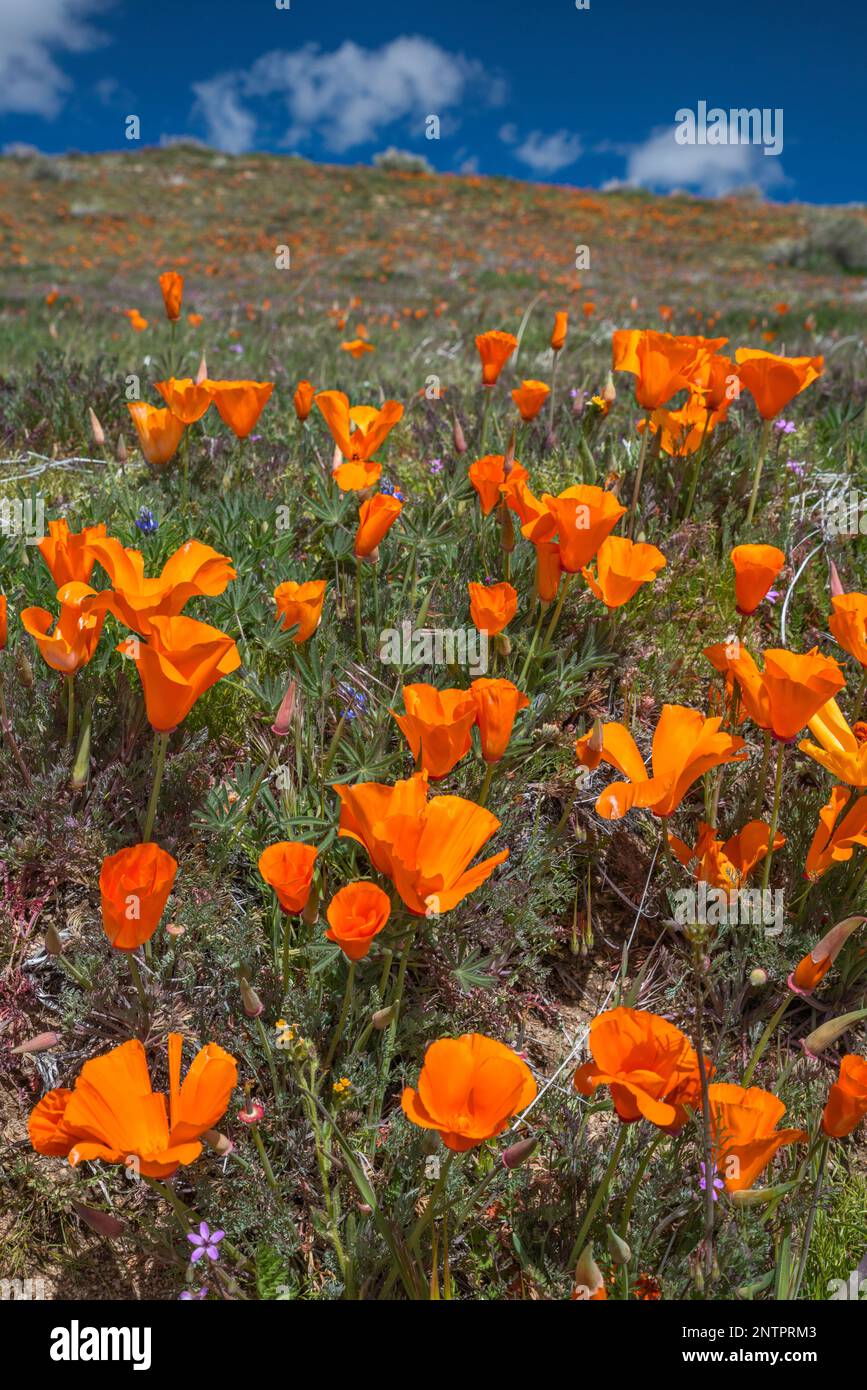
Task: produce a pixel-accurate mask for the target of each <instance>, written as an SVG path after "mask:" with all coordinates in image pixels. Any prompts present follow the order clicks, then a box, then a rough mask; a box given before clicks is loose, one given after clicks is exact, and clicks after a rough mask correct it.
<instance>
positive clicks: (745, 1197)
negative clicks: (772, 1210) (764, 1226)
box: [729, 1182, 797, 1207]
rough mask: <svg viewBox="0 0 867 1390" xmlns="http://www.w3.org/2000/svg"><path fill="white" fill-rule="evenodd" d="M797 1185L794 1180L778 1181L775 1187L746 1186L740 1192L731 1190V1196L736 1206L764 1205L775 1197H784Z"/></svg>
mask: <svg viewBox="0 0 867 1390" xmlns="http://www.w3.org/2000/svg"><path fill="white" fill-rule="evenodd" d="M793 1187H797V1183H794V1182H778V1183H777V1184H776V1186H774V1187H746V1188H742V1189H741V1191H740V1192H730V1193H729V1197H730V1198H731V1200H732V1202H733V1203H734V1205H735V1206H736V1207H764V1206H767V1204H768V1202H772V1201H773V1200H774V1198H775V1197H782V1196H784V1195H785V1193H787V1192H790V1191H791V1189H792V1188H793Z"/></svg>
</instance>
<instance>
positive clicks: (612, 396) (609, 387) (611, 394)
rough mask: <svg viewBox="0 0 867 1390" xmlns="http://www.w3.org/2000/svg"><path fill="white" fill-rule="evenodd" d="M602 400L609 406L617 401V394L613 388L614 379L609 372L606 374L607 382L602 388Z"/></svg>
mask: <svg viewBox="0 0 867 1390" xmlns="http://www.w3.org/2000/svg"><path fill="white" fill-rule="evenodd" d="M602 399H603V401H607V402H608V404H609V405H613V404H614V402H615V401H616V400H617V392H616V390H615V388H614V378H613V377H612V375H611V373H610V372H609V373H608V380H607V381H606V383H605V385H604V386H603V388H602Z"/></svg>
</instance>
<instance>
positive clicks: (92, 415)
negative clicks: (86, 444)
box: [87, 406, 105, 449]
mask: <svg viewBox="0 0 867 1390" xmlns="http://www.w3.org/2000/svg"><path fill="white" fill-rule="evenodd" d="M87 416H88V419H89V420H90V433H91V434H92V435H93V442H94V444H95V445H96V447H97V449H101V448H102V447H103V446H104V444H105V430H104V429H103V428H102V425H101V424H100V423H99V420H98V419H97V416H96V412H95V411H94V409H93V407H92V406H88V407H87Z"/></svg>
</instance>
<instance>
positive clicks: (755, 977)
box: [750, 966, 768, 989]
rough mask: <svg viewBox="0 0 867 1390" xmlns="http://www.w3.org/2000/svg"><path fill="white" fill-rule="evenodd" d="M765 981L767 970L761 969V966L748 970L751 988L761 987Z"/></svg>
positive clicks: (766, 981) (766, 979)
mask: <svg viewBox="0 0 867 1390" xmlns="http://www.w3.org/2000/svg"><path fill="white" fill-rule="evenodd" d="M767 983H768V972H767V970H762V968H761V966H757V967H756V969H755V970H751V971H750V984H751V985H752V987H753V989H761V988H762V986H763V985H766V984H767Z"/></svg>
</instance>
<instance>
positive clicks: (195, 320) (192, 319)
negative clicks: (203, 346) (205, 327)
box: [187, 314, 205, 328]
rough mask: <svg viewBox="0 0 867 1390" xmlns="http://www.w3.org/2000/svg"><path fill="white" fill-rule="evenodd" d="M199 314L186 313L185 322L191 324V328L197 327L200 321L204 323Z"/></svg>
mask: <svg viewBox="0 0 867 1390" xmlns="http://www.w3.org/2000/svg"><path fill="white" fill-rule="evenodd" d="M204 321H205V320H204V318H203V317H202V315H201V314H187V323H189V324H192V326H193V328H198V326H199V324H200V323H204Z"/></svg>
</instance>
